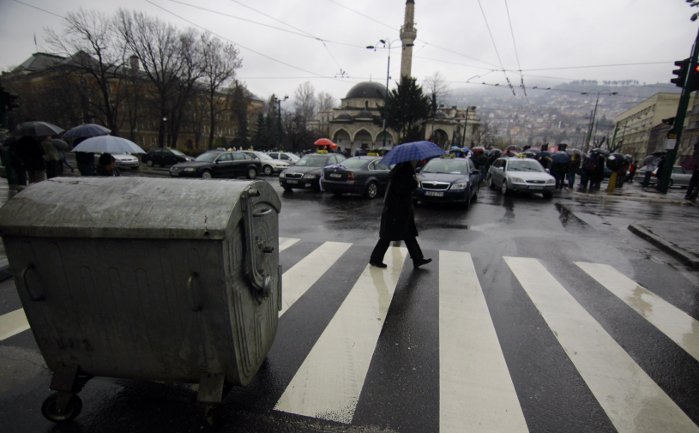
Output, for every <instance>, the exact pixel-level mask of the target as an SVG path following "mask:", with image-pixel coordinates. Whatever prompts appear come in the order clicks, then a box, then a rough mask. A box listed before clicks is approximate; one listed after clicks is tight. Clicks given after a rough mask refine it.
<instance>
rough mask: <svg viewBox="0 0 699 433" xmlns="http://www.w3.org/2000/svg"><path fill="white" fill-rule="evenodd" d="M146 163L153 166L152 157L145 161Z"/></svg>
mask: <svg viewBox="0 0 699 433" xmlns="http://www.w3.org/2000/svg"><path fill="white" fill-rule="evenodd" d="M146 165H147V166H148V167H153V160H152V159H149V160H148V161H146Z"/></svg>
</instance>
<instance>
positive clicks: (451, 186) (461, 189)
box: [415, 158, 480, 209]
mask: <svg viewBox="0 0 699 433" xmlns="http://www.w3.org/2000/svg"><path fill="white" fill-rule="evenodd" d="M417 180H418V187H417V190H416V191H415V200H416V201H418V202H441V203H460V204H462V205H463V206H464V207H466V208H467V209H468V207H469V206H470V205H471V202H472V201H476V199H477V198H478V184H479V181H480V173H479V171H478V170H476V166H475V165H474V164H473V161H471V159H468V158H436V159H432V160H430V161H429V162H428V163H427V164H425V166H424V167H422V170H420V172H419V173H418V176H417Z"/></svg>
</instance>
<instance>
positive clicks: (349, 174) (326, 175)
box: [323, 156, 391, 200]
mask: <svg viewBox="0 0 699 433" xmlns="http://www.w3.org/2000/svg"><path fill="white" fill-rule="evenodd" d="M390 172H391V169H390V168H389V167H388V166H386V165H384V164H383V163H381V157H380V156H379V157H377V156H355V157H354V158H349V159H345V160H344V161H342V162H341V163H340V164H337V165H331V166H328V167H325V168H324V169H323V189H324V190H325V191H327V192H329V193H332V194H336V195H339V194H359V195H363V196H364V197H366V198H368V199H370V200H371V199H373V198H376V197H377V196H378V195H379V194H381V193H383V192H384V191H385V190H386V186H387V185H388V179H389V174H390Z"/></svg>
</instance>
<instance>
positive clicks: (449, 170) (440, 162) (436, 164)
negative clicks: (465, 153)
mask: <svg viewBox="0 0 699 433" xmlns="http://www.w3.org/2000/svg"><path fill="white" fill-rule="evenodd" d="M420 172H421V173H443V174H468V162H466V160H465V159H433V160H431V161H430V162H428V163H427V164H426V165H425V166H424V167H423V168H422V170H421V171H420Z"/></svg>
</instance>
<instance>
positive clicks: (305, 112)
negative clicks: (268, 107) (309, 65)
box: [294, 81, 316, 128]
mask: <svg viewBox="0 0 699 433" xmlns="http://www.w3.org/2000/svg"><path fill="white" fill-rule="evenodd" d="M294 107H295V108H296V119H295V123H296V124H302V125H303V127H304V128H305V127H306V124H307V123H308V121H309V120H310V119H312V118H313V116H314V115H315V113H316V97H315V89H314V88H313V85H312V84H311V83H309V82H308V81H306V82H305V83H303V84H299V86H298V87H297V88H296V93H295V95H294Z"/></svg>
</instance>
